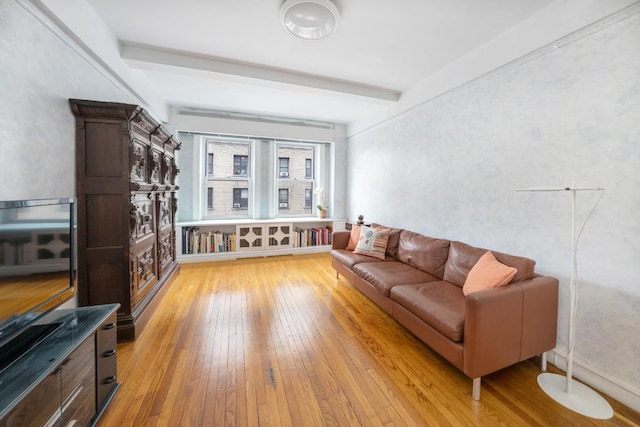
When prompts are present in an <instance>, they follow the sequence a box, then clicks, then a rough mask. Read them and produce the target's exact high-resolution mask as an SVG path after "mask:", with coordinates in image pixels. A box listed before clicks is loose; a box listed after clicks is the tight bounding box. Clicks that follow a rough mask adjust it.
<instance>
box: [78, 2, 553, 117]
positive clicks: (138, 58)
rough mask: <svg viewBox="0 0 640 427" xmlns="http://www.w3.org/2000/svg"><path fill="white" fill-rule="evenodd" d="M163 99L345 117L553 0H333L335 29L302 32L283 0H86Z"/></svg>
mask: <svg viewBox="0 0 640 427" xmlns="http://www.w3.org/2000/svg"><path fill="white" fill-rule="evenodd" d="M85 1H86V2H87V3H88V5H89V6H90V7H91V8H93V9H94V10H95V12H96V13H97V15H98V16H99V18H100V19H101V20H103V21H104V23H105V24H106V27H107V28H108V30H109V31H110V32H111V33H113V35H114V36H115V38H116V39H117V40H118V41H119V43H120V55H121V57H122V59H123V60H124V62H125V64H126V65H127V66H128V67H131V68H132V69H133V70H136V71H135V72H136V73H143V75H144V76H145V77H146V78H147V79H148V81H149V82H150V83H151V85H152V86H153V87H154V88H155V90H156V91H157V92H158V94H159V96H160V97H161V98H162V99H164V100H165V101H166V102H167V104H168V105H170V106H176V107H189V108H198V109H211V110H221V111H231V112H239V113H250V114H258V115H260V114H268V115H275V116H284V117H291V118H300V119H312V120H320V121H329V122H335V123H350V122H352V121H354V120H356V119H358V118H359V117H361V116H362V115H364V114H368V113H370V112H372V111H375V110H376V109H380V108H386V107H388V106H389V105H390V104H393V103H395V102H397V101H398V99H399V98H400V97H401V96H402V94H403V92H406V91H407V90H408V89H409V88H410V87H411V86H412V85H414V84H416V83H417V82H419V81H421V80H422V79H425V78H428V77H429V76H430V75H432V74H433V73H435V72H436V71H438V70H439V69H441V68H443V67H445V66H446V65H447V64H449V63H451V62H453V61H456V60H457V59H459V58H460V57H462V56H464V55H465V54H467V53H469V52H471V51H473V50H475V49H477V48H479V47H480V46H482V45H484V44H485V43H487V42H489V41H490V40H492V39H494V38H495V37H497V36H498V35H500V34H501V33H503V32H505V31H507V30H508V29H510V28H512V27H514V26H516V25H517V24H519V23H520V22H522V21H523V20H525V19H527V18H528V17H530V16H531V15H533V14H535V13H537V12H538V11H540V10H541V9H542V8H544V7H546V6H548V5H549V4H550V3H552V2H553V0H483V1H477V0H395V1H389V0H335V1H334V3H335V4H336V6H337V7H338V9H339V10H340V13H341V19H340V21H339V25H338V29H337V32H336V33H335V34H333V35H332V36H330V37H328V38H326V39H323V40H317V41H305V40H299V39H296V38H295V37H293V36H292V35H290V34H289V33H288V32H287V31H285V29H284V28H283V26H282V25H281V24H280V22H279V9H280V6H281V4H282V2H283V0H227V1H224V0H163V1H157V0H136V1H131V0H85Z"/></svg>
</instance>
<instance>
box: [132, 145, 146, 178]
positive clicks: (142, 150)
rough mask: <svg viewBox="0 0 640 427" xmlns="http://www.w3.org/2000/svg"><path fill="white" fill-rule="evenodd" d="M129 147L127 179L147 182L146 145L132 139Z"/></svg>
mask: <svg viewBox="0 0 640 427" xmlns="http://www.w3.org/2000/svg"><path fill="white" fill-rule="evenodd" d="M129 148H130V150H129V165H130V166H131V171H130V172H129V179H131V180H132V181H139V182H147V162H148V153H147V146H146V145H144V144H143V143H141V142H139V141H137V140H135V139H134V140H133V141H132V142H131V145H130V147H129Z"/></svg>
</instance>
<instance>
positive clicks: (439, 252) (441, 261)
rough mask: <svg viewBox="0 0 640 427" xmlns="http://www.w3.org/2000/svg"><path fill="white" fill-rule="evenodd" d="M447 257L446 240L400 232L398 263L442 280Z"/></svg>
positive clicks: (411, 232) (404, 231)
mask: <svg viewBox="0 0 640 427" xmlns="http://www.w3.org/2000/svg"><path fill="white" fill-rule="evenodd" d="M448 256H449V241H448V240H446V239H435V238H433V237H427V236H423V235H421V234H418V233H414V232H413V231H408V230H402V231H401V232H400V241H399V242H398V255H397V257H396V259H397V260H398V261H400V262H404V263H405V264H409V265H410V266H412V267H415V268H418V269H420V270H422V271H424V272H427V273H429V274H431V275H433V276H435V277H437V278H438V279H442V277H443V275H444V266H445V263H446V261H447V257H448ZM463 283H464V281H463Z"/></svg>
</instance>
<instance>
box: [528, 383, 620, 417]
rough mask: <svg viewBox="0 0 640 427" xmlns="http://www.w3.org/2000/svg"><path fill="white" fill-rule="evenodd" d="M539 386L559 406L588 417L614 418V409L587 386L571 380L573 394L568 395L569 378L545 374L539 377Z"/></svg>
mask: <svg viewBox="0 0 640 427" xmlns="http://www.w3.org/2000/svg"><path fill="white" fill-rule="evenodd" d="M538 385H539V386H540V388H541V389H542V390H543V391H544V392H545V393H547V395H549V397H550V398H552V399H553V400H555V401H556V402H558V403H559V404H561V405H563V406H565V407H567V408H569V409H571V410H572V411H574V412H577V413H579V414H582V415H584V416H587V417H591V418H597V419H599V420H607V419H609V418H611V417H613V409H612V408H611V405H609V402H607V401H606V400H605V399H604V398H603V397H602V396H600V395H599V394H598V393H596V392H595V391H593V390H592V389H590V388H589V387H587V386H586V385H584V384H582V383H580V382H578V381H576V380H571V393H570V394H569V393H567V377H565V376H564V375H557V374H550V373H546V372H545V373H543V374H540V375H538Z"/></svg>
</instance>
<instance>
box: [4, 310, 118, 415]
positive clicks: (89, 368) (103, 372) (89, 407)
mask: <svg viewBox="0 0 640 427" xmlns="http://www.w3.org/2000/svg"><path fill="white" fill-rule="evenodd" d="M117 309H118V305H117V304H110V305H103V306H95V307H81V308H76V309H65V310H56V311H53V312H51V313H50V314H48V315H47V316H45V317H44V318H43V319H42V320H40V321H39V322H38V323H39V324H42V325H45V324H51V325H56V329H55V330H54V332H52V333H50V334H49V335H48V336H46V338H44V339H42V340H41V341H40V342H39V343H38V344H37V345H35V346H34V347H33V348H30V349H29V350H28V351H26V352H25V353H24V354H23V355H21V356H20V357H18V358H17V359H16V360H15V361H14V362H13V363H12V364H11V365H9V366H8V367H7V368H6V369H4V370H3V371H2V372H0V386H1V387H2V389H1V391H0V427H29V426H34V427H35V426H37V427H40V426H45V425H46V426H76V427H81V426H89V425H94V424H96V423H97V421H98V420H99V418H100V416H101V415H102V413H103V412H104V410H105V409H106V407H107V405H108V404H109V402H110V401H111V398H112V397H113V395H114V394H115V392H116V391H117V389H118V386H119V383H118V381H117V362H116V334H115V332H116V327H115V326H116V325H115V321H116V311H117Z"/></svg>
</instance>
